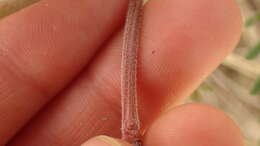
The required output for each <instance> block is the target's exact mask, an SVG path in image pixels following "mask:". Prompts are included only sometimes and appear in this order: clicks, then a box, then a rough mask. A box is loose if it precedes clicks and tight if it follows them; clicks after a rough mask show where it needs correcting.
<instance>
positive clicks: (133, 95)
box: [121, 0, 143, 146]
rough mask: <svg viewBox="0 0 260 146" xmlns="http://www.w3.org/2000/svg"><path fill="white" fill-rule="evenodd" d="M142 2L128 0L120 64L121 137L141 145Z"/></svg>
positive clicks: (139, 0) (140, 0) (138, 145)
mask: <svg viewBox="0 0 260 146" xmlns="http://www.w3.org/2000/svg"><path fill="white" fill-rule="evenodd" d="M142 4H143V1H142V0H129V6H128V13H127V17H126V24H125V32H124V36H123V48H122V64H121V100H122V127H121V130H122V139H124V140H126V141H128V142H130V143H132V144H134V145H137V146H140V145H141V134H140V120H139V114H138V97H137V90H136V88H137V85H136V80H137V57H138V55H137V54H138V49H139V47H140V45H139V43H140V42H139V41H140V30H141V13H142Z"/></svg>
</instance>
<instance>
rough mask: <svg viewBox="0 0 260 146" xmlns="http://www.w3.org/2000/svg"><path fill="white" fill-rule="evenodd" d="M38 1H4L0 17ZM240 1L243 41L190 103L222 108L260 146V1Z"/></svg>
mask: <svg viewBox="0 0 260 146" xmlns="http://www.w3.org/2000/svg"><path fill="white" fill-rule="evenodd" d="M37 1H38V0H0V18H1V17H4V16H6V15H9V14H11V13H13V12H15V11H17V10H19V9H21V8H23V7H26V6H27V5H30V4H32V3H34V2H37ZM146 1H147V0H146ZM237 2H238V4H239V5H240V8H241V11H242V16H243V20H244V27H243V33H242V37H241V41H240V43H239V44H238V46H237V48H236V50H235V51H234V52H233V54H231V55H230V56H228V57H227V58H226V59H225V61H224V62H223V63H222V64H221V65H220V66H219V68H218V69H217V70H216V71H215V72H214V73H212V75H211V76H209V77H208V79H207V80H206V81H205V82H204V83H202V84H201V85H200V87H199V88H198V89H197V90H196V91H195V92H194V93H193V95H192V96H191V98H189V99H188V100H187V102H200V103H205V104H210V105H213V106H215V107H217V108H219V109H222V110H223V111H224V112H226V113H227V114H228V115H229V116H230V117H231V118H232V119H233V120H234V121H235V122H236V123H237V124H238V125H239V126H240V128H241V130H242V132H243V134H244V139H245V143H246V145H247V146H260V0H237Z"/></svg>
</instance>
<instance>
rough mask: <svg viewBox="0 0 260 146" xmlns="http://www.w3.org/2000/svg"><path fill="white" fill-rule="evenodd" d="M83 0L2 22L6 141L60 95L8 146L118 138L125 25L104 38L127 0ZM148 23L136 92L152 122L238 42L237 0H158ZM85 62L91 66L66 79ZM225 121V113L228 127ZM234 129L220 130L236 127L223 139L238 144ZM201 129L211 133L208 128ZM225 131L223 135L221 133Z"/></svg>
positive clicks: (47, 1) (149, 9)
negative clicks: (122, 28)
mask: <svg viewBox="0 0 260 146" xmlns="http://www.w3.org/2000/svg"><path fill="white" fill-rule="evenodd" d="M81 1H82V2H85V3H86V4H85V5H83V4H81V3H80V2H78V3H74V2H72V1H71V0H57V1H51V0H43V1H42V2H40V3H38V4H36V5H34V6H32V7H30V8H28V9H26V10H24V11H21V12H19V13H17V14H15V15H12V16H10V17H7V18H5V19H4V20H2V21H0V32H1V34H3V35H0V46H1V47H0V50H1V55H3V57H2V56H1V57H0V60H1V66H2V68H4V70H1V72H0V73H1V79H0V80H1V81H4V82H1V84H0V90H1V91H3V93H2V92H1V95H0V99H1V102H0V107H1V108H0V111H4V112H2V113H4V114H1V115H0V119H1V120H0V121H1V124H0V125H1V126H0V137H1V141H0V143H1V144H4V143H6V141H7V140H8V139H10V138H11V137H12V136H13V135H14V134H15V133H16V132H17V131H18V130H19V128H20V127H21V126H23V125H24V124H25V123H26V122H28V120H29V119H30V118H31V117H32V116H33V115H34V114H35V113H36V112H37V111H38V110H39V109H40V108H42V106H43V105H45V104H46V102H47V101H49V100H50V99H51V97H53V96H54V95H55V94H57V93H59V94H58V95H57V96H56V97H55V99H54V100H52V101H51V102H50V103H49V104H48V105H47V106H45V108H44V109H42V110H41V112H39V113H38V114H37V116H36V117H34V119H33V120H32V121H30V122H29V123H27V124H26V126H25V127H24V129H23V130H22V131H20V132H19V134H17V136H16V137H13V138H12V140H11V141H10V142H9V144H7V145H8V146H9V145H10V146H16V145H17V146H46V145H48V146H61V145H62V146H72V145H73V146H74V145H75V146H77V145H80V144H81V143H83V142H84V141H85V140H87V139H89V138H90V137H93V136H96V135H99V134H107V135H111V136H117V137H118V136H119V134H120V133H119V131H120V130H119V127H120V126H119V125H120V102H119V99H120V98H119V97H120V88H119V87H120V75H119V74H120V70H119V69H120V59H121V58H120V54H121V52H120V51H121V50H120V48H121V46H122V45H121V38H122V33H121V32H122V31H120V32H119V33H117V34H115V36H114V37H113V38H112V39H111V40H110V41H108V42H107V43H105V44H104V40H106V39H108V37H109V36H110V35H111V33H112V32H113V31H114V30H115V29H116V28H118V26H119V25H120V24H121V22H122V20H123V14H124V13H123V12H124V11H125V10H126V3H127V2H126V1H121V0H120V1H119V0H112V1H111V2H110V3H109V5H106V4H105V3H106V2H107V1H103V0H97V1H95V2H93V1H92V0H81ZM89 6H91V7H89ZM106 6H109V7H108V8H107V7H106ZM79 7H80V9H78V8H79ZM104 8H105V9H104ZM66 9H68V10H69V11H65V10H66ZM97 9H98V10H102V11H101V12H98V13H97V12H96V11H95V10H97ZM103 9H104V11H103ZM88 10H89V13H88V12H86V13H84V14H86V15H82V11H88ZM119 14H122V16H119ZM39 16H41V17H39ZM74 16H76V17H74ZM81 17H82V18H81ZM92 18H96V19H92ZM111 18H113V19H111ZM71 20H72V21H71ZM89 20H91V21H89ZM103 20H104V21H103ZM50 22H52V23H50ZM74 22H75V23H74ZM103 24H104V25H103ZM143 25H144V27H143V30H142V31H143V34H142V43H141V46H142V47H141V52H140V66H139V78H140V80H139V83H138V85H139V87H138V90H139V95H140V98H141V99H140V112H141V118H142V122H143V127H145V126H148V125H150V123H151V122H152V121H153V120H154V119H155V118H156V117H157V116H158V114H159V113H160V112H161V111H162V110H163V109H164V108H165V107H166V106H167V104H168V103H176V102H178V101H180V100H182V99H184V98H185V97H188V95H189V94H190V93H191V92H192V91H193V90H194V89H195V88H196V87H197V86H198V84H199V83H200V82H201V81H202V80H203V79H205V77H206V76H207V75H208V74H209V73H210V72H212V70H213V69H215V68H216V66H217V65H218V64H219V63H220V62H221V61H222V60H223V59H224V57H225V56H226V55H228V54H229V53H230V52H231V51H232V49H233V48H234V47H235V45H236V43H237V42H238V40H239V36H240V28H241V18H240V15H239V9H238V8H237V5H236V4H235V2H234V0H212V1H208V0H183V1H180V0H163V1H157V0H151V1H150V2H149V3H148V4H147V5H146V7H145V12H144V24H143ZM17 27H19V29H18V30H17V29H16V28H17ZM75 29H76V30H75ZM118 29H119V28H118ZM17 31H19V32H17ZM60 33H62V34H60ZM84 36H85V37H84ZM84 38H85V39H84ZM102 44H103V47H101V49H100V50H99V52H98V53H97V54H95V52H96V50H97V48H99V46H100V45H102ZM35 48H37V49H35ZM72 48H73V49H72ZM46 50H47V51H46ZM93 56H94V57H93ZM87 64H88V66H87ZM83 67H84V68H85V70H84V72H82V73H81V74H80V75H79V76H77V80H74V81H73V82H72V83H71V84H69V85H68V82H69V81H71V80H72V79H73V77H75V76H76V75H77V73H78V72H79V71H80V70H81V69H82V68H83ZM64 87H67V88H66V89H65V90H63V91H62V92H59V91H60V90H61V89H62V88H64ZM21 97H23V98H21ZM205 110H206V109H205ZM173 115H174V113H173ZM204 115H205V116H204ZM207 116H208V114H207V113H203V112H202V117H201V118H199V119H197V118H196V119H197V120H199V121H200V122H202V123H203V121H205V119H206V121H207V120H208V117H207ZM167 117H169V116H167ZM218 117H221V114H216V118H218ZM165 119H167V118H165ZM213 120H214V119H213ZM159 121H160V120H159ZM227 121H228V120H225V118H224V119H223V121H221V122H222V123H221V125H222V124H223V125H224V123H225V122H227ZM196 122H197V123H199V122H198V121H196ZM161 123H164V122H161ZM165 123H167V122H165ZM210 123H213V125H215V124H214V121H211V122H210ZM154 124H156V122H155V123H154ZM154 124H153V125H154ZM186 124H187V125H189V124H191V123H188V122H187V123H186ZM228 125H229V126H228V127H225V129H223V131H224V130H226V129H227V130H229V131H230V133H232V135H233V136H234V137H232V138H234V141H227V143H225V140H223V141H220V143H219V144H218V142H216V145H222V146H230V145H231V146H233V145H235V144H238V143H239V144H240V143H241V138H240V137H239V136H237V135H239V131H236V130H234V128H232V127H234V124H233V123H232V124H228ZM167 126H168V127H169V129H172V125H171V124H169V125H167ZM209 126H210V127H212V125H209ZM152 127H157V128H158V126H152ZM159 128H160V127H159ZM161 128H165V127H161ZM173 128H174V127H173ZM206 128H209V127H206ZM229 128H230V129H229ZM115 129H116V130H115ZM151 129H152V130H148V133H147V136H146V143H147V144H151V143H149V141H150V140H152V139H153V135H156V134H155V133H153V132H152V131H157V132H158V131H159V130H156V128H151ZM154 129H155V130H154ZM180 130H181V129H180ZM195 130H197V129H195ZM198 130H199V129H198ZM204 132H205V133H204V136H207V137H208V138H210V135H207V129H206V130H205V131H204ZM233 133H234V134H233ZM218 134H221V135H223V134H225V133H223V132H222V131H221V130H219V131H217V134H216V135H218ZM169 136H170V135H169ZM2 137H3V138H2ZM190 138H192V137H190ZM155 140H158V139H155ZM164 140H167V139H164ZM168 140H169V139H168ZM185 140H187V138H186V139H185ZM193 140H196V139H191V141H193ZM151 142H152V141H151ZM157 142H158V141H157ZM166 142H169V141H161V143H166ZM231 143H232V144H231ZM167 144H169V143H167Z"/></svg>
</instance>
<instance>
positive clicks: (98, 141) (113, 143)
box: [81, 136, 132, 146]
mask: <svg viewBox="0 0 260 146" xmlns="http://www.w3.org/2000/svg"><path fill="white" fill-rule="evenodd" d="M81 146H132V145H131V144H129V143H127V142H125V141H122V140H120V139H115V138H112V137H108V136H97V137H95V138H91V139H90V140H88V141H87V142H85V143H84V144H82V145H81Z"/></svg>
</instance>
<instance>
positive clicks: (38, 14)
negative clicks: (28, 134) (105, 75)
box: [0, 0, 127, 145]
mask: <svg viewBox="0 0 260 146" xmlns="http://www.w3.org/2000/svg"><path fill="white" fill-rule="evenodd" d="M126 3H127V2H126V1H124V0H123V1H122V0H112V1H107V0H95V1H93V0H79V1H73V0H55V1H53V0H42V1H41V2H39V3H37V4H35V5H33V6H32V7H30V8H28V9H24V10H22V11H21V12H19V13H17V14H15V15H12V16H10V17H7V18H5V19H3V20H1V21H0V67H1V70H0V81H1V83H0V92H1V94H0V112H1V114H0V137H1V140H0V145H4V143H5V142H6V141H7V140H8V139H9V138H10V137H11V136H12V135H14V134H15V132H16V131H17V130H18V129H19V128H20V127H21V126H22V125H24V123H25V122H26V121H28V119H30V118H31V117H32V115H34V113H36V112H37V111H38V110H39V109H40V108H41V107H42V106H43V105H44V104H45V103H46V102H47V101H48V100H50V98H51V97H52V96H54V95H55V94H56V93H57V92H58V91H59V90H61V89H62V88H64V86H65V85H66V84H67V83H68V82H70V81H71V80H72V78H73V77H74V76H75V75H76V74H77V73H78V72H79V71H80V70H81V69H82V68H83V67H84V66H85V64H87V62H89V60H90V59H91V57H92V56H93V54H94V53H95V52H96V50H97V49H98V47H99V46H100V45H101V44H102V43H103V42H104V40H106V39H108V37H109V36H110V35H111V33H112V32H113V31H114V30H115V29H116V28H117V27H118V26H119V25H120V23H121V22H122V18H123V15H124V11H125V9H126ZM104 5H106V7H104Z"/></svg>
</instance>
